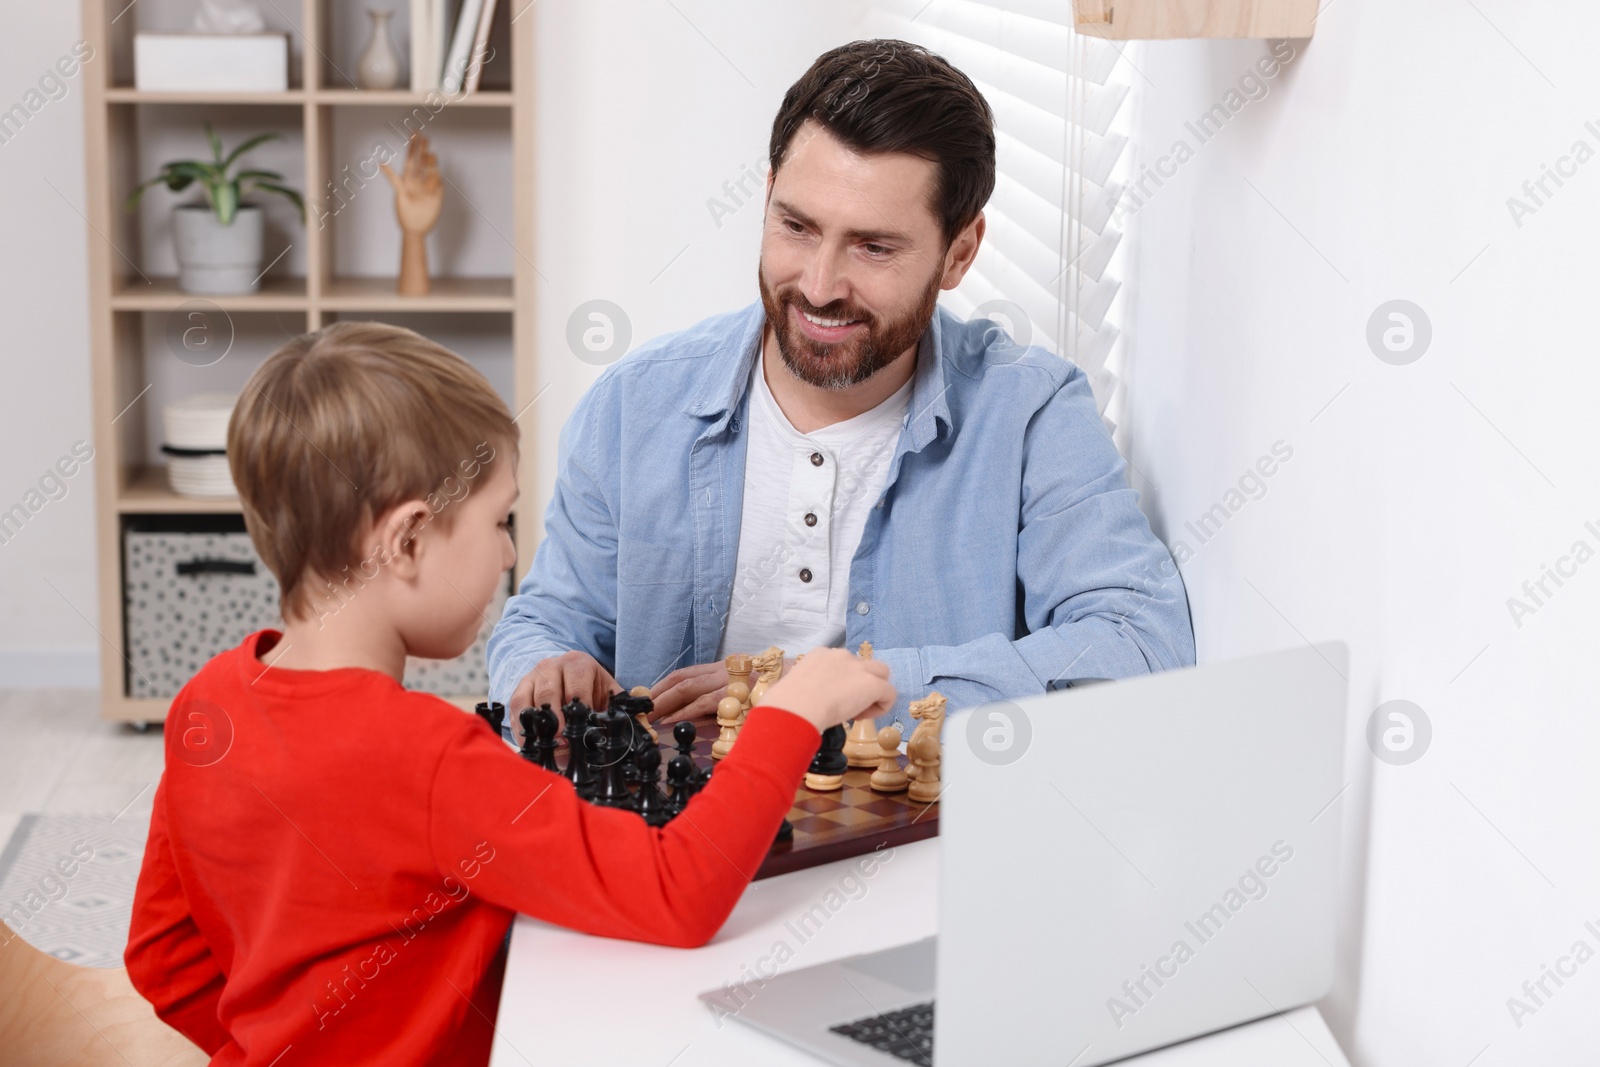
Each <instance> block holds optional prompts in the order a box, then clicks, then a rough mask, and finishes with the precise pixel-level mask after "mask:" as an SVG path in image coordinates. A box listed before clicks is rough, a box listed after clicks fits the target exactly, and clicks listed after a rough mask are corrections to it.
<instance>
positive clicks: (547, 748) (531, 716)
mask: <svg viewBox="0 0 1600 1067" xmlns="http://www.w3.org/2000/svg"><path fill="white" fill-rule="evenodd" d="M521 718H522V756H523V758H524V759H527V760H531V761H532V762H534V763H536V764H538V765H539V766H541V767H543V768H544V769H545V770H547V771H554V772H556V773H558V774H559V773H560V771H561V769H560V767H558V766H557V765H556V731H557V730H558V729H559V728H560V726H561V723H560V722H559V721H558V720H557V719H556V713H555V712H553V711H551V710H550V705H549V704H541V705H539V707H537V708H524V709H523V710H522V716H521Z"/></svg>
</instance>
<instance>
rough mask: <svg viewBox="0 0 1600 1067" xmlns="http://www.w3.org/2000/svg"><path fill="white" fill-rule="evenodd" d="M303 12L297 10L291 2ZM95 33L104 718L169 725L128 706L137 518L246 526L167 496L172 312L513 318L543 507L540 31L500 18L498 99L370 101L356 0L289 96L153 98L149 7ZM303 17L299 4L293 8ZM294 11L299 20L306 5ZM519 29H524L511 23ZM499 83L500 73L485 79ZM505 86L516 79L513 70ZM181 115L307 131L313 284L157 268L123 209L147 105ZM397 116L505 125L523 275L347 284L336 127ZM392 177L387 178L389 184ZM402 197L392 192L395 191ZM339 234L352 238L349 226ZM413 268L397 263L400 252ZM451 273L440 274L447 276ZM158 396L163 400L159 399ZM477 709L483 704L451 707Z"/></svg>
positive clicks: (301, 55) (302, 42) (323, 30)
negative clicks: (427, 286) (130, 565)
mask: <svg viewBox="0 0 1600 1067" xmlns="http://www.w3.org/2000/svg"><path fill="white" fill-rule="evenodd" d="M291 2H292V0H291ZM82 4H83V26H84V31H83V32H84V37H85V39H86V40H87V41H88V42H89V43H90V44H91V45H92V46H93V47H94V50H95V55H96V57H97V62H93V63H88V64H85V66H84V71H83V73H84V108H85V140H86V144H85V167H86V189H87V193H88V205H87V209H86V213H87V215H88V219H89V257H88V261H89V320H90V345H91V379H92V386H93V393H94V425H95V442H94V444H95V461H94V467H95V497H96V505H97V507H96V527H97V529H96V555H97V563H98V566H99V583H98V591H99V607H100V620H101V621H100V630H101V633H102V636H103V637H104V638H105V641H104V643H103V644H102V646H101V670H100V684H101V708H102V714H103V716H104V717H105V718H107V719H111V720H119V721H129V722H154V721H160V720H161V719H162V718H164V717H165V715H166V711H167V703H168V702H167V701H166V700H139V699H133V698H131V697H129V696H128V695H127V688H126V665H125V662H124V657H123V650H125V649H126V648H127V645H128V642H127V634H126V632H125V629H124V611H123V588H122V584H123V582H122V579H123V575H122V567H123V563H122V533H123V524H124V521H125V520H126V519H127V518H128V517H129V516H139V515H174V514H181V515H219V514H220V515H226V514H230V513H232V514H237V513H238V511H239V507H238V502H237V500H234V499H195V498H190V497H183V496H179V495H178V494H176V493H174V492H173V491H172V490H171V489H170V488H169V487H168V485H167V481H166V477H165V472H164V470H163V468H161V467H159V466H157V465H155V463H154V460H156V459H157V458H158V457H156V456H152V455H149V454H148V451H149V450H148V448H147V445H146V440H147V437H148V434H147V432H146V427H147V426H148V425H149V422H148V420H158V419H159V418H160V411H159V409H157V408H155V407H154V406H152V405H150V404H148V403H146V402H145V400H142V399H141V396H142V395H143V394H142V391H143V390H146V389H148V387H149V384H148V383H149V381H150V380H151V379H150V376H149V375H148V374H147V373H146V368H147V364H148V361H151V360H154V359H158V358H171V356H170V354H164V353H159V352H154V351H147V350H146V349H147V336H148V334H149V330H148V329H147V327H148V325H149V320H150V318H151V317H152V316H155V317H156V318H157V320H158V321H159V320H160V319H162V318H164V317H166V316H169V315H172V314H173V313H174V312H176V311H178V309H180V308H181V307H183V306H184V305H186V304H188V303H190V302H191V301H195V300H204V301H206V302H208V304H209V305H210V306H212V307H214V308H216V309H219V310H221V311H223V312H226V313H229V314H230V315H231V314H247V315H249V314H254V313H267V314H270V315H273V316H276V321H278V322H282V321H283V320H284V319H285V318H287V319H288V320H289V321H290V322H291V323H292V324H293V326H294V328H302V323H303V329H305V330H315V329H319V328H321V327H322V326H323V325H325V324H326V323H327V322H330V321H333V319H334V318H336V317H337V318H351V317H367V318H374V319H383V318H386V317H389V316H392V315H398V314H407V315H411V314H415V313H419V312H421V313H429V314H440V313H443V314H447V315H463V316H469V315H489V316H493V317H495V319H496V320H497V321H500V322H503V321H505V320H507V319H509V322H510V347H511V351H512V355H513V360H514V368H515V369H514V390H513V391H514V400H515V403H514V405H513V410H514V411H521V412H523V414H522V416H521V418H520V419H519V422H518V425H519V426H520V428H521V430H522V435H523V441H524V442H525V443H524V445H523V447H522V462H521V467H520V474H519V478H520V479H521V481H522V486H521V488H522V503H521V504H520V505H519V517H521V516H525V515H531V511H530V509H531V508H533V506H534V505H533V496H534V484H533V483H534V470H535V467H536V466H537V463H536V462H535V458H534V456H533V454H532V453H533V446H532V442H533V441H534V440H535V439H536V435H535V433H534V427H533V418H534V412H533V410H532V409H531V408H530V406H529V405H530V403H531V401H532V400H533V398H534V397H535V396H536V394H537V391H538V384H537V382H536V381H535V380H534V367H535V358H534V323H533V307H534V290H533V285H534V279H535V276H536V275H535V272H534V269H533V266H532V255H533V247H534V219H533V196H532V189H533V183H534V169H533V137H534V126H533V123H534V115H533V103H534V99H533V86H534V71H533V25H534V21H535V20H533V19H531V18H528V19H512V18H511V17H510V11H509V9H510V7H511V6H512V5H511V4H510V3H509V2H507V0H501V2H500V4H499V10H498V11H497V12H496V20H497V22H498V23H499V24H500V32H501V33H502V34H503V35H508V38H509V42H510V49H509V51H510V54H509V56H505V55H503V54H501V55H497V57H496V59H495V62H494V64H493V65H494V66H496V67H499V69H500V70H501V71H504V70H505V69H506V68H505V66H504V65H506V64H508V65H509V83H510V88H500V87H495V88H487V89H484V90H482V91H479V92H477V93H473V94H469V95H466V96H461V97H457V98H453V99H450V98H445V97H443V96H441V95H440V94H437V93H434V94H425V93H415V92H410V91H406V90H394V91H385V92H374V91H366V90H362V89H358V88H355V87H354V86H350V85H347V84H344V83H343V82H342V80H341V79H340V77H339V75H338V73H337V70H336V68H334V65H333V61H332V60H330V59H328V58H327V57H328V54H329V53H330V51H331V34H330V26H331V24H332V15H333V14H334V12H335V9H341V10H342V8H343V7H344V5H346V4H348V5H349V6H350V7H352V8H358V7H360V5H358V4H357V3H355V0H299V12H298V16H299V20H300V21H299V26H298V28H297V29H296V30H295V31H294V38H295V39H294V41H293V46H292V47H291V62H292V64H293V69H292V70H291V72H290V82H291V86H292V87H291V88H290V89H288V90H287V91H284V92H277V93H188V92H184V93H167V92H162V93H152V92H142V91H140V90H138V89H135V88H133V87H132V81H133V68H132V46H133V35H134V32H135V29H136V26H137V13H138V9H137V8H133V9H132V10H130V5H128V3H127V0H82ZM284 7H285V8H289V7H290V5H284ZM291 10H292V8H291ZM506 23H509V26H506ZM485 77H486V79H488V78H489V72H488V71H486V73H485ZM496 80H497V81H499V82H502V83H503V82H504V81H505V80H506V78H505V75H504V74H503V73H502V74H501V75H500V77H499V78H498V79H496ZM151 108H171V109H182V110H183V111H185V112H189V113H192V119H193V125H194V128H195V130H196V131H198V130H199V128H200V124H201V122H202V121H203V120H204V119H205V118H206V115H207V113H208V112H210V111H215V110H217V109H220V108H229V109H235V110H237V109H239V108H246V109H254V108H259V109H260V116H261V117H260V123H259V125H260V128H262V129H275V128H284V127H285V126H286V123H290V122H292V123H294V124H296V127H295V128H296V129H297V131H298V132H299V134H300V135H301V136H302V138H303V142H304V173H303V174H298V175H294V174H291V175H290V176H289V177H290V184H291V185H293V186H295V187H296V188H299V189H301V190H302V191H303V192H304V193H305V195H306V199H307V208H308V221H307V224H306V226H305V227H304V229H303V230H302V231H301V232H300V233H299V234H298V235H297V237H296V240H299V241H303V246H302V247H303V248H304V252H305V263H306V271H305V276H304V277H288V276H282V275H277V274H268V275H267V276H266V277H264V278H263V279H262V284H261V289H260V291H259V292H256V293H250V294H246V295H239V296H199V295H197V294H192V293H186V292H184V291H182V290H180V289H179V288H178V286H177V282H176V279H174V278H171V277H157V276H153V275H149V274H148V272H145V271H143V269H142V266H141V265H140V264H141V263H142V260H143V257H142V251H143V250H142V249H141V247H140V241H139V233H138V227H137V225H136V222H135V219H134V217H133V216H131V215H129V214H128V213H126V212H124V211H123V210H122V201H123V199H124V197H126V195H127V193H128V192H129V191H130V190H131V189H132V188H133V186H134V185H135V184H136V183H137V181H138V180H140V179H141V178H144V177H147V176H148V174H147V173H145V172H146V171H148V172H150V173H153V172H154V170H155V167H156V166H157V165H159V163H160V162H164V161H165V160H157V161H155V162H152V161H150V160H146V159H141V158H140V155H139V145H138V142H137V138H138V127H139V121H138V120H139V115H140V114H141V113H142V111H143V109H151ZM352 108H363V109H385V108H387V109H391V110H392V111H394V112H395V113H396V117H397V118H400V117H401V116H403V115H405V114H407V113H415V111H416V109H419V108H427V109H428V110H429V111H430V112H433V113H437V114H440V115H442V114H444V112H445V111H448V110H450V109H455V108H462V109H472V111H474V112H478V113H481V112H483V111H485V110H488V111H491V112H493V111H500V112H503V113H504V127H505V137H506V139H507V142H508V145H509V149H510V152H509V156H510V160H511V163H510V167H509V171H508V173H507V174H506V175H505V181H506V182H507V184H508V186H509V188H511V189H512V190H514V194H513V195H512V197H511V203H512V217H511V218H510V219H509V220H507V222H506V224H505V225H504V226H503V227H502V226H497V227H496V228H497V229H501V230H502V232H503V234H504V235H505V236H506V237H507V238H508V239H509V240H510V241H511V243H512V244H513V246H514V248H515V250H516V252H517V254H514V255H511V256H510V257H509V259H510V273H509V274H508V275H507V276H505V277H488V278H484V277H449V276H444V277H440V276H435V277H434V279H433V292H432V293H430V294H429V295H428V296H426V297H422V298H414V297H402V296H400V295H399V294H398V293H396V292H395V282H394V279H393V278H370V277H350V276H343V275H340V274H339V273H338V270H337V265H336V263H335V257H334V249H333V242H332V234H331V232H330V230H329V229H327V228H323V227H320V226H319V225H318V214H317V211H316V210H315V209H314V208H313V207H312V202H313V201H314V200H315V199H317V198H318V197H319V196H321V195H322V192H323V190H325V189H327V188H328V183H329V182H330V180H331V179H332V176H333V171H334V170H335V164H336V159H335V155H334V144H333V134H334V118H335V115H336V114H337V113H338V112H339V111H340V110H341V109H352ZM380 181H381V179H380ZM385 195H387V194H385ZM334 225H338V226H341V227H342V226H344V225H346V223H345V222H344V221H343V220H336V221H335V223H334ZM371 239H372V240H374V241H381V242H383V243H384V245H385V246H388V245H390V244H393V245H394V246H395V247H396V249H398V244H397V242H398V239H399V231H398V228H397V227H396V228H394V229H390V230H386V231H385V232H383V233H381V234H374V235H372V238H371ZM396 265H397V266H398V255H397V256H396ZM435 269H437V267H435ZM146 399H148V398H146ZM537 526H538V523H537V522H535V521H531V520H529V519H524V520H523V521H518V522H517V523H516V530H517V542H518V543H517V556H518V561H519V562H518V567H519V573H518V577H519V578H520V577H521V572H522V570H524V569H525V568H526V566H527V564H528V562H529V561H530V560H531V559H532V558H533V550H534V548H535V537H536V532H535V531H536V528H537ZM450 699H453V700H455V701H456V702H457V703H461V704H463V706H468V707H470V705H471V701H473V700H478V699H482V694H463V695H461V696H459V697H452V698H450Z"/></svg>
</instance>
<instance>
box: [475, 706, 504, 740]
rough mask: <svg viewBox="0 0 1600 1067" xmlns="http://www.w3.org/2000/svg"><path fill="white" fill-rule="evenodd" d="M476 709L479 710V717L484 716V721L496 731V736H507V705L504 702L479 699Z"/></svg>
mask: <svg viewBox="0 0 1600 1067" xmlns="http://www.w3.org/2000/svg"><path fill="white" fill-rule="evenodd" d="M475 710H476V711H477V713H478V715H479V717H480V718H482V719H483V721H484V722H486V723H488V724H489V729H491V730H493V731H494V735H495V736H496V737H504V736H505V728H506V706H505V705H504V704H502V703H500V702H499V701H498V700H495V701H487V700H484V701H479V702H478V706H477V708H476V709H475Z"/></svg>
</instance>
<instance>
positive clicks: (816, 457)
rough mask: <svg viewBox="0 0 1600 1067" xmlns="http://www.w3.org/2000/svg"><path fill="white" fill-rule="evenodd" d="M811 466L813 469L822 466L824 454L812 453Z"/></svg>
mask: <svg viewBox="0 0 1600 1067" xmlns="http://www.w3.org/2000/svg"><path fill="white" fill-rule="evenodd" d="M811 465H812V466H813V467H820V466H822V453H821V452H813V453H811Z"/></svg>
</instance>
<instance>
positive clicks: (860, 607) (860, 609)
mask: <svg viewBox="0 0 1600 1067" xmlns="http://www.w3.org/2000/svg"><path fill="white" fill-rule="evenodd" d="M871 610H872V609H871V608H869V607H867V602H866V601H865V600H863V601H862V602H861V603H859V604H857V605H856V614H857V615H865V614H866V613H867V612H869V611H871Z"/></svg>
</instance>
